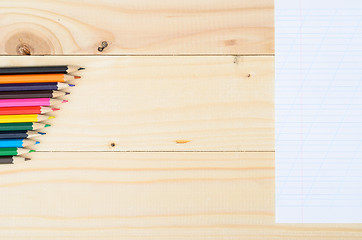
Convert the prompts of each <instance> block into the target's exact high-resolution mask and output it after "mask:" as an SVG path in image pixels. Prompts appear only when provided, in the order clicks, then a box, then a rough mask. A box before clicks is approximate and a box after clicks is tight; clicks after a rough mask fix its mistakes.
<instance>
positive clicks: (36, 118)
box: [0, 114, 55, 123]
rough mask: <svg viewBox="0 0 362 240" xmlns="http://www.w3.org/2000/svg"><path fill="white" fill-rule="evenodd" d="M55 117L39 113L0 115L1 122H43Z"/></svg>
mask: <svg viewBox="0 0 362 240" xmlns="http://www.w3.org/2000/svg"><path fill="white" fill-rule="evenodd" d="M53 118H55V117H52V116H46V115H38V114H26V115H0V123H19V122H41V121H45V120H48V119H53Z"/></svg>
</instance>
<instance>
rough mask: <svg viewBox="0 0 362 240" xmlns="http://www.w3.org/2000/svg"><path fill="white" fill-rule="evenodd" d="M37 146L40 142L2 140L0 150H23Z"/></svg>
mask: <svg viewBox="0 0 362 240" xmlns="http://www.w3.org/2000/svg"><path fill="white" fill-rule="evenodd" d="M35 144H39V142H38V141H33V140H29V139H0V148H11V147H14V148H22V147H27V146H31V145H35Z"/></svg>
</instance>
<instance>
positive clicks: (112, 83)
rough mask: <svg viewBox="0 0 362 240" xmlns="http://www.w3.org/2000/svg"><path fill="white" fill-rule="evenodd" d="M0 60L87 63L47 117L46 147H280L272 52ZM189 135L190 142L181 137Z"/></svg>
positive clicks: (6, 62)
mask: <svg viewBox="0 0 362 240" xmlns="http://www.w3.org/2000/svg"><path fill="white" fill-rule="evenodd" d="M0 62H1V65H2V66H14V65H15V66H16V65H21V66H25V65H42V64H66V63H69V64H78V65H80V66H84V67H86V68H87V69H86V71H84V73H83V74H82V75H83V78H82V79H80V80H78V81H76V84H77V86H76V87H75V88H73V89H71V95H70V96H69V97H68V98H67V99H68V100H69V103H67V104H63V105H61V108H62V110H61V111H58V112H56V116H57V118H56V119H54V120H51V121H50V122H49V123H51V124H52V125H53V126H52V127H51V128H48V129H46V130H47V131H46V132H47V133H48V134H47V135H46V136H43V137H42V138H41V144H40V145H38V148H37V149H38V150H41V151H108V150H112V151H273V150H274V57H231V56H229V57H176V58H172V57H0ZM184 140H186V141H189V142H187V143H177V142H178V141H184ZM112 143H114V144H115V146H114V147H112Z"/></svg>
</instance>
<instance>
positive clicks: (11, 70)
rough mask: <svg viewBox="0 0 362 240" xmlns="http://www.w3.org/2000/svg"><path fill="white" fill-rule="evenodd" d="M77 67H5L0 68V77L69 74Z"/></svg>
mask: <svg viewBox="0 0 362 240" xmlns="http://www.w3.org/2000/svg"><path fill="white" fill-rule="evenodd" d="M78 70H79V68H78V67H74V66H67V65H60V66H34V67H5V68H0V75H5V74H6V75H10V74H43V73H71V72H75V71H78Z"/></svg>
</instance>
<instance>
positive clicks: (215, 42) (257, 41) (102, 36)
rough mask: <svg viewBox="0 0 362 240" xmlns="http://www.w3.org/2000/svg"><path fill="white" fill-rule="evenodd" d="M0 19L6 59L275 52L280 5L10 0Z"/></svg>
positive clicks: (1, 4)
mask: <svg viewBox="0 0 362 240" xmlns="http://www.w3.org/2000/svg"><path fill="white" fill-rule="evenodd" d="M0 16H1V18H0V54H11V55H18V54H20V55H34V54H35V55H36V54H41V55H43V54H49V55H55V54H59V55H61V54H85V55H87V54H141V55H142V54H273V53H274V1H273V0H253V1H249V0H228V1H223V0H215V1H209V0H184V1H167V0H155V1H144V0H132V1H130V0H122V1H113V0H107V1H105V0H87V1H83V0H62V1H47V0H32V1H31V3H30V2H29V1H26V0H11V1H10V0H5V1H4V0H3V1H0ZM102 41H107V42H108V47H107V48H105V49H104V50H103V51H102V52H99V51H98V47H99V46H101V42H102Z"/></svg>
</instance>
